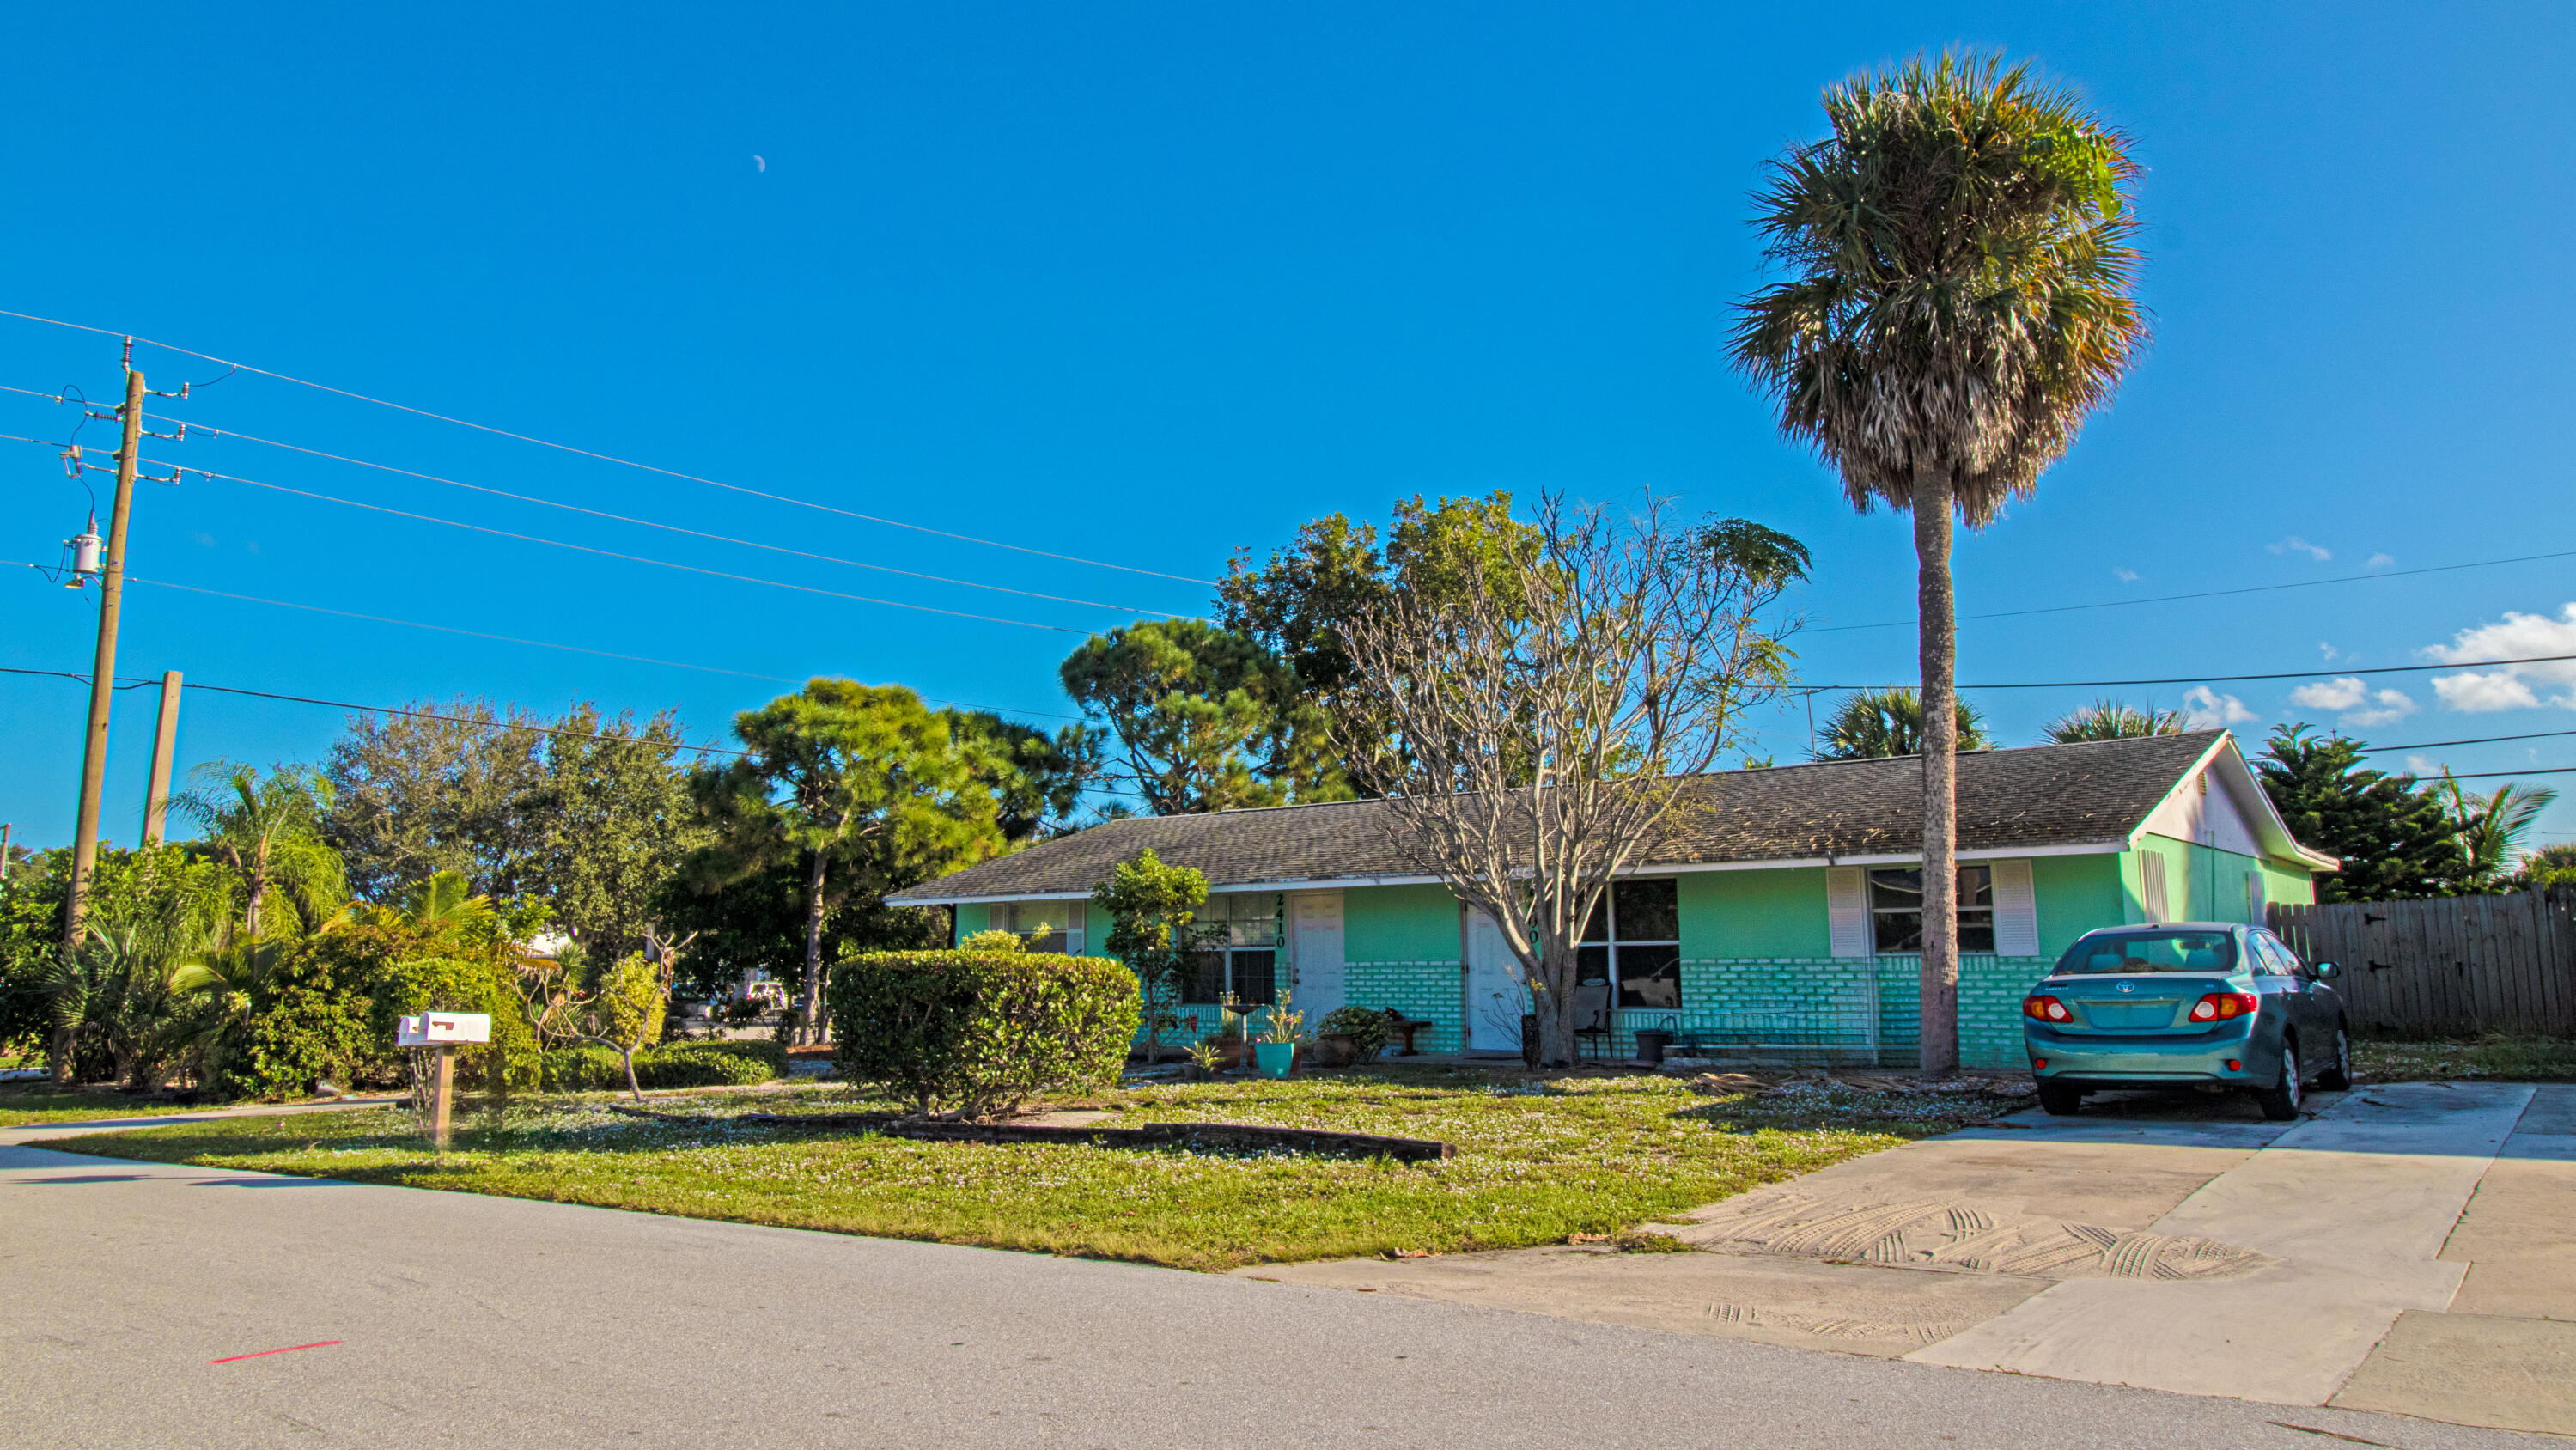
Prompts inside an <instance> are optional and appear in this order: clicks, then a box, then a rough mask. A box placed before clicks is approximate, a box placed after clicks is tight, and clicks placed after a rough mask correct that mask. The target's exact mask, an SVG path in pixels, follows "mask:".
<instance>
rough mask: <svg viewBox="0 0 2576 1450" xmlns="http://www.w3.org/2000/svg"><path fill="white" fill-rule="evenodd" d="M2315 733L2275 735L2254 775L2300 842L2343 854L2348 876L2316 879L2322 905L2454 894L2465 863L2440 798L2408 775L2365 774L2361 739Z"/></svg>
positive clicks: (2296, 729) (2301, 729)
mask: <svg viewBox="0 0 2576 1450" xmlns="http://www.w3.org/2000/svg"><path fill="white" fill-rule="evenodd" d="M2314 728H2316V727H2314V726H2311V725H2288V726H2283V727H2281V728H2279V729H2276V730H2274V731H2273V732H2272V738H2271V740H2270V742H2269V743H2268V744H2267V746H2266V747H2265V749H2264V752H2263V755H2262V756H2261V758H2259V759H2257V760H2256V761H2255V762H2254V770H2255V773H2256V774H2257V775H2259V776H2260V777H2262V781H2263V790H2264V792H2265V794H2267V795H2269V796H2271V798H2272V805H2273V808H2274V809H2276V810H2278V811H2279V812H2280V813H2281V818H2282V819H2283V820H2285V821H2287V822H2288V823H2289V826H2290V833H2291V834H2292V835H2294V836H2296V837H2298V838H2299V842H2300V844H2302V845H2305V846H2309V847H2313V848H2314V849H2316V850H2319V851H2324V852H2327V853H2329V854H2331V855H2335V856H2340V857H2342V858H2343V870H2341V871H2339V872H2335V873H2332V874H2328V875H2322V876H2319V877H2318V878H2317V899H2318V900H2319V901H2324V902H2333V901H2398V900H2405V899H2408V898H2413V897H2424V896H2456V895H2458V894H2459V892H2460V888H2461V884H2462V882H2463V881H2464V880H2465V879H2466V878H2467V876H2468V872H2469V863H2468V859H2467V857H2465V856H2464V855H2462V854H2461V851H2460V838H2459V831H2458V827H2457V825H2456V824H2455V823H2454V822H2453V821H2452V820H2451V817H2450V815H2449V813H2448V812H2446V811H2445V810H2443V808H2442V802H2441V799H2440V798H2439V797H2438V796H2436V795H2435V794H2434V793H2433V792H2432V791H2431V790H2429V789H2426V788H2424V787H2421V786H2419V785H2417V784H2416V781H2415V777H2413V776H2411V775H2389V774H2386V773H2384V772H2382V771H2376V770H2368V769H2364V768H2362V766H2361V763H2360V762H2361V757H2362V755H2363V753H2364V747H2363V745H2362V743H2361V742H2360V741H2358V740H2351V739H2347V738H2345V737H2344V736H2341V735H2328V736H2326V737H2324V738H2322V739H2317V738H2312V737H2311V736H2310V735H2309V734H2308V732H2309V731H2310V730H2312V729H2314Z"/></svg>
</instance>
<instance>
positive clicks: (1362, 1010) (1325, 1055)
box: [1315, 1007, 1395, 1067]
mask: <svg viewBox="0 0 2576 1450" xmlns="http://www.w3.org/2000/svg"><path fill="white" fill-rule="evenodd" d="M1394 1036H1395V1034H1394V1033H1393V1032H1392V1031H1390V1030H1389V1029H1388V1027H1387V1025H1386V1014H1385V1013H1383V1012H1373V1011H1371V1010H1369V1009H1368V1008H1366V1007H1336V1008H1334V1009H1333V1010H1332V1011H1331V1012H1328V1013H1326V1014H1324V1020H1323V1021H1322V1022H1320V1023H1318V1024H1316V1033H1315V1061H1316V1063H1317V1064H1318V1065H1320V1066H1325V1067H1339V1066H1342V1065H1344V1064H1346V1063H1352V1062H1375V1061H1377V1057H1378V1054H1379V1053H1381V1052H1384V1051H1386V1045H1387V1043H1388V1042H1389V1041H1391V1040H1393V1038H1394Z"/></svg>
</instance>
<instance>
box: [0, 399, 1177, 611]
mask: <svg viewBox="0 0 2576 1450" xmlns="http://www.w3.org/2000/svg"><path fill="white" fill-rule="evenodd" d="M7 391H9V392H13V393H23V392H28V391H29V390H28V389H25V388H10V389H7ZM37 396H48V395H45V394H38V395H37ZM147 416H149V417H153V418H158V419H160V420H161V421H162V422H165V423H177V424H179V425H180V426H181V427H183V428H193V429H195V430H197V431H198V432H200V433H203V434H205V435H206V436H207V437H209V438H238V439H240V440H241V441H242V442H245V443H257V444H261V445H263V446H265V447H269V448H282V449H285V450H286V451H288V452H290V453H301V454H305V455H306V456H308V457H312V458H327V459H329V460H330V461H332V462H334V463H346V464H350V465H352V466H355V467H358V468H372V469H376V470H378V471H380V472H384V473H392V474H398V475H400V476H402V477H404V478H417V479H420V480H422V481H424V482H427V483H440V484H445V485H447V486H448V487H450V488H461V489H466V490H468V491H470V492H473V493H485V494H490V495H492V496H493V497H495V498H506V499H514V500H516V501H518V502H520V503H532V504H537V505H539V506H541V507H544V508H550V509H562V510H564V511H565V512H567V513H576V514H586V515H588V516H590V517H591V518H595V519H608V520H611V521H613V522H616V523H621V524H634V525H636V526H638V527H640V528H647V529H660V530H662V531H664V532H666V533H673V534H685V535H688V536H689V537H691V538H695V539H712V540H714V541H716V542H717V543H720V544H739V545H741V546H742V547H744V548H746V549H766V550H768V551H769V552H771V553H773V554H786V555H789V556H791V557H794V558H798V559H812V560H815V561H817V562H820V563H825V564H841V565H845V566H847V567H849V568H852V569H873V570H875V571H877V572H878V573H881V574H897V575H901V576H902V577H904V578H906V579H926V580H928V581H930V582H931V583H934V584H954V585H956V586H958V587H959V588H962V589H988V590H991V591H992V592H994V593H996V594H1016V595H1018V596H1019V597H1021V598H1023V599H1043V600H1046V601H1048V602H1049V603H1052V604H1079V605H1082V606H1084V607H1086V608H1090V609H1108V610H1116V611H1121V612H1124V613H1129V614H1151V615H1154V616H1157V617H1159V618H1162V619H1176V618H1178V617H1179V616H1178V615H1175V614H1173V613H1172V612H1171V611H1169V610H1164V609H1143V608H1139V607H1138V606H1136V605H1132V604H1104V603H1102V602H1101V601H1099V600H1096V599H1074V598H1070V597H1067V596H1065V595H1062V594H1041V593H1038V592H1037V591H1035V590H1031V589H1013V588H1010V587H1009V586H1007V585H1002V584H984V583H979V582H977V581H975V580H973V579H952V578H949V577H948V576H947V575H944V574H924V573H922V572H920V571H919V570H915V569H898V568H895V567H894V566H893V565H891V564H871V563H869V562H867V561H866V560H863V559H843V558H840V557H837V556H835V555H832V554H815V553H809V552H807V551H806V550H803V549H791V548H788V547H787V546H785V545H783V544H767V543H762V542H761V541H760V540H758V539H737V538H734V537H733V536H732V535H730V534H717V533H709V532H707V531H706V530H704V529H692V528H685V527H683V526H681V525H679V524H665V523H659V522H656V521H655V520H652V519H639V518H636V517H634V516H632V515H630V514H616V513H610V512H608V511H607V510H605V509H595V508H586V507H584V506H582V505H580V504H573V503H563V502H560V501H558V500H555V499H550V498H539V497H538V496H536V495H535V494H528V493H514V492H512V491H510V490H509V489H506V488H493V487H490V486H489V485H486V484H480V483H466V482H464V481H463V480H461V479H454V478H442V477H440V476H439V475H437V474H435V473H421V472H418V471H416V470H414V469H409V468H397V467H395V466H394V465H392V464H390V463H373V462H370V461H368V460H367V459H364V458H350V457H348V456H346V455H344V454H338V453H326V452H324V451H323V450H321V449H319V448H306V447H304V446H303V445H301V444H296V443H281V442H279V441H278V440H276V439H274V438H261V437H257V436H254V435H252V434H249V433H242V432H236V431H234V430H233V429H229V428H215V427H211V426H208V425H206V424H202V423H194V422H190V421H188V420H185V419H181V418H172V417H168V416H166V415H163V414H160V413H153V414H148V415H147ZM174 466H176V465H174ZM195 471H197V472H204V471H205V470H202V469H200V470H195ZM210 476H213V477H224V476H226V475H220V474H217V475H210ZM235 481H236V482H240V481H243V480H235Z"/></svg>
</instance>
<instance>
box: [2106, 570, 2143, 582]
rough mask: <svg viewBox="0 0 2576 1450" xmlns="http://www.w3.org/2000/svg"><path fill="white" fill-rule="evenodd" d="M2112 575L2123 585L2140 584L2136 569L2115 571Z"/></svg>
mask: <svg viewBox="0 0 2576 1450" xmlns="http://www.w3.org/2000/svg"><path fill="white" fill-rule="evenodd" d="M2111 575H2112V577H2113V578H2115V579H2118V580H2119V581H2120V582H2121V583H2123V584H2135V583H2137V582H2138V571H2137V570H2135V569H2114V570H2112V571H2111Z"/></svg>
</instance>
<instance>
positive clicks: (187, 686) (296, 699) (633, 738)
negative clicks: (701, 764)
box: [0, 665, 745, 755]
mask: <svg viewBox="0 0 2576 1450" xmlns="http://www.w3.org/2000/svg"><path fill="white" fill-rule="evenodd" d="M0 675H49V676H52V677H54V678H57V679H64V680H78V681H80V682H82V683H83V684H87V683H88V682H89V676H87V675H76V674H73V673H71V672H70V671H68V670H26V669H14V668H11V667H9V666H6V665H0ZM159 683H161V682H160V681H159V680H150V679H145V680H128V681H126V682H125V683H123V684H118V685H113V686H111V688H114V689H119V690H132V689H139V688H141V687H142V686H145V685H157V684H159ZM179 688H180V689H183V690H211V691H213V692H214V693H216V694H218V695H248V696H250V697H252V698H254V699H260V700H285V701H288V702H291V703H293V704H298V705H328V706H330V707H331V708H333V709H335V710H357V711H360V712H362V713H365V714H370V715H408V716H411V717H412V718H414V719H418V720H449V721H454V722H456V723H457V724H460V725H481V726H484V727H486V728H489V729H493V730H532V731H535V732H536V733H537V734H539V735H559V736H562V737H564V738H566V739H570V740H619V741H626V742H629V743H637V744H642V743H649V742H647V741H646V740H645V738H644V737H642V736H639V735H615V734H610V733H608V732H606V731H596V730H558V729H554V728H553V727H551V726H545V725H528V724H522V723H518V722H513V721H506V720H477V719H475V718H474V717H472V716H470V715H445V714H441V713H439V712H438V711H436V710H406V709H402V708H399V707H396V706H393V705H352V704H350V703H349V702H347V701H345V700H317V699H314V698H313V697H311V696H309V695H280V694H274V693H272V692H270V691H267V690H245V689H240V688H237V687H235V686H231V685H207V684H200V683H199V682H197V681H195V680H187V681H184V682H182V683H181V684H180V686H179ZM672 748H673V749H675V750H694V751H697V752H699V753H700V754H712V755H741V754H744V753H745V752H743V751H740V750H728V749H726V748H725V747H724V746H721V745H685V744H681V743H680V742H678V741H676V740H675V741H673V742H672Z"/></svg>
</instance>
